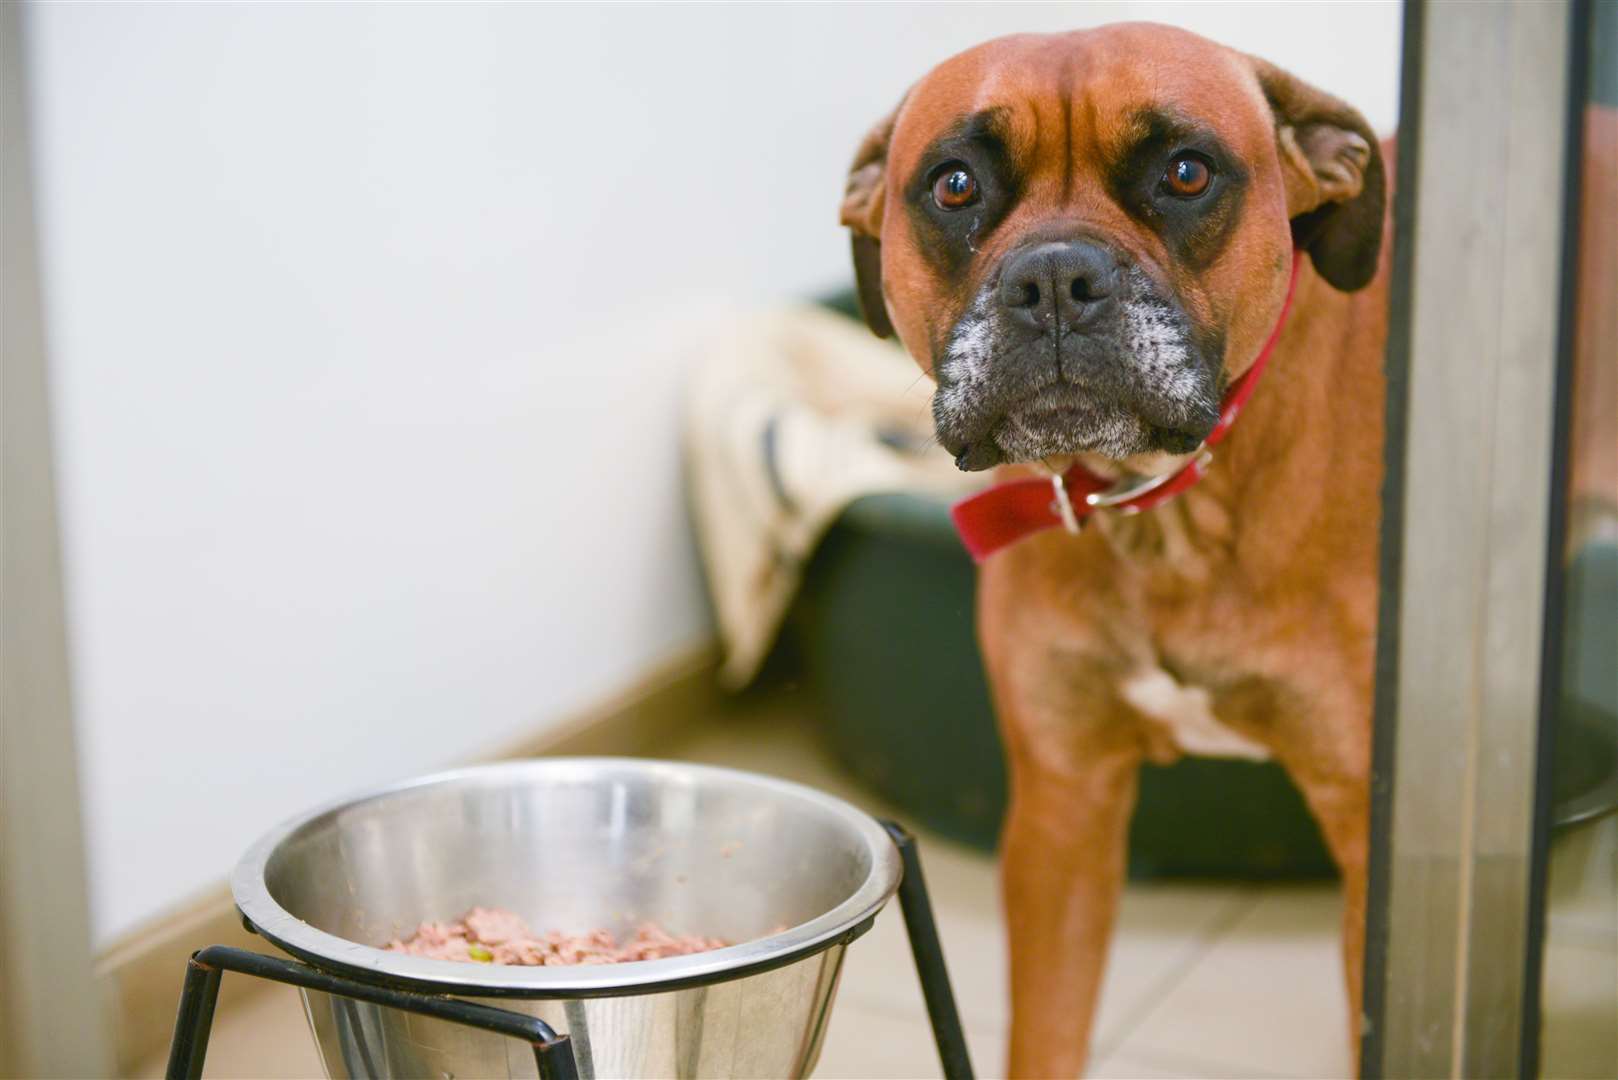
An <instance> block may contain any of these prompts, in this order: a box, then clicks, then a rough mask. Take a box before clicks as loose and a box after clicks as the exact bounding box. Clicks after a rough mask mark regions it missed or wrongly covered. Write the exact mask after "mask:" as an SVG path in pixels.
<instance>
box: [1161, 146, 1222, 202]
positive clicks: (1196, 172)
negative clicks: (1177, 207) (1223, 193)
mask: <svg viewBox="0 0 1618 1080" xmlns="http://www.w3.org/2000/svg"><path fill="white" fill-rule="evenodd" d="M1212 179H1213V170H1212V169H1210V168H1209V167H1208V163H1207V162H1206V161H1204V160H1203V159H1202V158H1200V157H1198V156H1197V155H1196V154H1181V155H1180V156H1179V157H1177V158H1175V159H1174V160H1173V161H1171V162H1169V167H1168V171H1166V172H1165V173H1164V174H1163V187H1164V189H1165V190H1167V191H1168V193H1169V194H1170V195H1178V196H1179V197H1180V198H1182V199H1194V198H1196V197H1197V196H1198V195H1201V194H1202V193H1203V192H1204V191H1207V190H1208V183H1209V181H1211V180H1212Z"/></svg>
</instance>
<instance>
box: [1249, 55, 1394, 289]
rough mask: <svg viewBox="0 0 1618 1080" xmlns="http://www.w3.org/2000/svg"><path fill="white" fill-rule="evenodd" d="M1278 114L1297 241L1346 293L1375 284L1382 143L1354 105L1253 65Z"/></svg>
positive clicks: (1382, 200) (1260, 63)
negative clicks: (1373, 282) (1371, 282)
mask: <svg viewBox="0 0 1618 1080" xmlns="http://www.w3.org/2000/svg"><path fill="white" fill-rule="evenodd" d="M1253 68H1254V71H1255V72H1257V74H1258V81H1259V85H1260V86H1262V87H1263V89H1264V96H1265V97H1266V98H1267V99H1269V103H1270V109H1271V111H1272V112H1274V114H1275V139H1276V148H1277V149H1278V150H1279V152H1280V155H1281V171H1282V174H1283V176H1284V179H1285V181H1286V192H1287V216H1289V217H1290V218H1291V219H1292V238H1293V243H1295V244H1296V245H1297V246H1298V247H1299V248H1301V249H1303V250H1305V251H1307V252H1309V257H1310V259H1312V260H1313V261H1314V264H1315V269H1316V270H1317V271H1319V272H1320V276H1321V277H1323V278H1325V279H1326V280H1327V281H1329V282H1330V283H1331V284H1332V285H1333V286H1335V287H1336V288H1338V289H1341V290H1343V291H1344V292H1353V291H1354V290H1355V289H1359V288H1363V287H1364V286H1365V285H1366V284H1368V283H1369V282H1370V280H1371V278H1373V277H1374V276H1376V267H1377V256H1378V254H1379V252H1380V251H1381V247H1382V214H1383V210H1384V207H1385V205H1386V201H1387V184H1386V180H1385V178H1384V174H1383V168H1382V154H1381V152H1380V151H1379V150H1378V149H1377V141H1376V135H1375V133H1373V132H1372V131H1371V127H1370V125H1369V124H1367V123H1366V122H1365V118H1364V117H1363V116H1361V115H1360V114H1359V113H1358V112H1356V111H1355V110H1354V109H1353V108H1352V107H1351V106H1349V105H1348V104H1346V103H1344V102H1342V101H1339V100H1338V99H1336V98H1334V97H1332V96H1331V95H1330V94H1327V93H1323V92H1322V91H1320V90H1316V89H1315V88H1314V87H1312V86H1310V85H1309V84H1308V83H1306V82H1304V81H1302V80H1301V79H1298V78H1296V77H1294V76H1293V75H1290V74H1288V73H1287V72H1285V71H1282V70H1281V69H1280V68H1278V67H1276V66H1275V65H1273V64H1270V63H1268V62H1267V61H1264V60H1259V59H1257V58H1254V59H1253Z"/></svg>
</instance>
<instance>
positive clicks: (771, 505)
mask: <svg viewBox="0 0 1618 1080" xmlns="http://www.w3.org/2000/svg"><path fill="white" fill-rule="evenodd" d="M704 336H705V337H706V338H707V339H706V340H703V341H700V342H699V343H698V345H699V355H701V356H702V357H703V360H702V361H701V363H700V364H699V365H698V367H697V370H696V372H695V375H694V378H693V380H692V382H691V384H690V392H689V395H688V397H687V401H686V417H685V453H686V462H687V473H688V477H689V498H690V500H691V505H692V512H693V516H694V517H695V519H696V524H697V533H698V537H699V543H700V546H701V549H702V559H703V563H704V566H705V568H706V570H707V575H708V588H709V591H710V593H711V595H712V597H713V603H714V609H715V612H716V614H717V616H718V620H719V631H720V637H721V640H722V643H723V647H724V660H723V663H722V665H721V668H720V680H721V682H722V683H723V684H724V685H726V686H727V687H731V688H739V687H742V686H745V685H746V684H747V683H748V681H749V680H751V679H752V677H753V675H754V674H755V673H756V672H757V670H758V667H759V665H760V664H761V663H762V662H763V660H764V657H765V655H766V654H767V653H768V652H769V648H770V645H771V644H772V643H773V641H774V640H775V635H776V633H777V631H778V630H779V628H780V624H781V620H782V618H783V617H784V616H785V614H786V611H787V608H788V606H789V605H790V604H791V602H792V598H793V596H794V595H795V594H796V592H797V589H798V585H799V582H800V580H801V578H802V575H803V571H804V568H805V566H806V565H807V564H808V561H809V557H810V556H811V555H812V554H813V552H814V549H815V545H816V544H818V543H819V542H820V538H821V536H822V535H824V533H825V531H826V529H827V528H828V527H830V525H831V524H832V522H833V521H834V520H836V518H837V515H838V514H839V513H840V512H841V511H842V509H843V508H844V507H845V506H847V505H848V503H849V502H851V501H852V500H854V499H856V498H859V497H860V496H862V495H869V494H875V493H878V492H900V491H908V492H916V493H920V494H925V495H931V496H934V497H937V498H940V499H954V498H957V497H959V496H960V495H963V494H965V493H967V492H969V491H971V490H973V489H974V488H975V487H977V486H979V485H981V484H982V483H983V481H984V478H983V477H982V476H969V475H967V474H964V473H961V472H959V471H958V470H957V469H956V468H955V463H954V462H953V461H952V460H951V459H950V456H949V454H948V453H947V452H946V451H944V450H943V449H942V448H940V447H939V446H938V445H937V444H936V442H935V441H934V439H933V429H932V414H931V409H930V402H931V398H932V391H933V384H932V382H931V381H930V380H929V379H927V378H926V377H925V376H923V375H922V374H921V373H920V372H919V371H918V369H917V368H916V365H915V364H914V362H912V361H911V360H910V358H909V357H908V356H907V355H906V354H905V353H904V352H903V350H901V349H899V348H897V347H896V346H894V345H891V344H888V343H886V342H883V341H879V340H878V339H877V338H875V337H873V336H871V334H870V332H869V331H868V330H866V329H865V327H864V326H862V325H860V324H859V323H856V322H854V321H852V320H850V319H848V318H845V317H844V316H842V315H838V314H835V313H833V312H829V311H825V310H823V309H820V308H814V307H807V306H805V307H794V308H790V309H786V310H778V311H772V312H769V313H765V314H760V315H755V316H749V317H744V318H742V319H739V320H736V321H734V322H731V323H728V324H727V325H726V326H724V327H723V328H718V329H716V330H715V331H713V332H712V335H711V337H707V335H704Z"/></svg>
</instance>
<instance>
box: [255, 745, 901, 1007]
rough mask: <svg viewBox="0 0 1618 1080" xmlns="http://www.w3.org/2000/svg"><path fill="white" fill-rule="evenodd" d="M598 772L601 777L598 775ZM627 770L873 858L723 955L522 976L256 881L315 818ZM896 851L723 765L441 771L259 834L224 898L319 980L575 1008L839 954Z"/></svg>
mask: <svg viewBox="0 0 1618 1080" xmlns="http://www.w3.org/2000/svg"><path fill="white" fill-rule="evenodd" d="M604 770H605V771H606V772H604ZM624 771H630V772H639V773H643V774H651V775H653V776H660V777H664V778H672V777H676V776H678V777H682V778H691V777H708V778H711V779H720V780H724V781H728V782H731V783H737V782H739V783H741V784H743V785H750V786H754V787H757V788H759V789H761V790H764V791H767V792H770V793H772V794H774V795H775V796H777V797H782V796H784V797H787V798H793V799H798V800H801V801H803V802H808V803H811V804H814V805H815V806H816V807H818V808H819V809H821V810H823V811H828V812H830V813H831V814H833V815H834V816H835V817H837V818H839V819H841V820H842V821H843V822H845V823H846V824H847V825H848V826H850V828H851V830H852V831H853V832H854V834H855V835H857V836H858V837H859V838H860V839H862V840H863V841H864V842H865V848H866V850H867V851H868V852H869V853H870V856H871V865H870V870H869V871H868V872H867V874H866V875H865V878H864V880H862V881H861V882H860V883H859V885H858V886H856V888H855V889H854V891H853V892H852V893H850V894H849V895H848V896H847V897H845V898H844V899H843V900H842V901H841V902H839V903H838V904H837V905H836V906H835V907H833V908H831V909H830V910H828V911H825V912H823V913H822V914H820V915H817V916H816V917H815V918H813V919H810V920H809V921H808V922H804V923H799V924H798V925H797V926H793V927H789V928H787V929H786V930H783V931H781V932H780V933H777V934H771V935H768V936H766V937H762V938H754V939H753V940H751V941H744V942H740V943H738V944H736V945H727V946H725V947H724V948H721V949H712V950H709V951H707V952H701V953H693V954H691V955H688V956H675V957H669V958H667V959H663V960H634V961H626V962H623V963H618V964H592V965H577V966H566V967H561V966H559V967H524V966H519V965H502V964H479V963H471V962H466V963H463V962H460V961H454V960H433V959H428V958H426V957H419V956H407V955H405V954H402V953H395V952H388V951H386V950H383V949H378V948H375V947H374V946H370V945H362V944H360V943H359V942H355V941H349V940H348V939H346V938H342V937H338V936H337V935H335V934H330V933H327V932H326V931H324V930H320V929H317V928H316V927H314V926H313V925H311V924H309V923H306V922H304V921H303V920H302V919H299V918H298V917H297V916H295V915H293V914H292V913H291V912H289V911H287V910H286V909H285V908H283V907H282V906H281V904H280V903H279V902H278V901H277V900H276V899H275V897H274V896H272V895H271V893H270V890H269V885H268V883H267V881H266V879H265V874H266V871H267V869H268V866H269V862H270V859H271V858H272V857H273V856H274V854H275V853H276V851H277V850H278V849H279V848H280V846H281V845H282V844H283V843H285V842H286V841H287V840H288V839H290V838H291V837H292V836H293V835H294V834H296V833H298V832H299V831H301V830H303V829H304V828H306V827H308V826H309V825H312V824H314V823H315V822H317V821H319V820H320V819H322V818H327V817H331V816H333V815H336V814H338V813H340V812H342V811H344V810H349V809H352V808H355V807H358V806H361V805H363V804H366V803H371V802H376V801H379V800H382V799H386V798H390V797H394V796H398V795H401V794H404V793H406V792H410V791H414V790H417V789H420V788H426V787H433V786H437V785H444V784H456V783H468V782H480V781H490V780H495V779H499V778H502V777H506V776H509V775H513V774H515V775H533V774H539V775H545V774H550V775H551V776H553V777H556V778H561V777H572V778H575V779H576V778H578V777H580V776H581V775H606V773H607V772H616V773H620V774H621V773H623V772H624ZM902 873H903V869H902V862H901V859H900V856H899V851H898V848H897V846H896V845H895V843H894V840H893V838H892V837H891V836H890V835H889V833H888V831H887V829H886V828H885V827H884V826H883V825H882V824H881V823H880V822H878V821H877V820H876V818H874V817H872V816H871V815H870V814H868V813H866V812H865V811H863V810H861V809H859V808H858V807H855V806H853V805H852V804H850V803H848V802H846V801H844V800H842V799H839V798H837V797H836V796H834V795H829V794H827V793H826V792H823V791H819V790H817V789H815V788H812V787H808V786H807V785H804V784H799V783H795V782H794V781H791V780H783V779H780V778H779V777H773V776H766V775H764V774H761V773H755V772H749V771H747V770H743V769H732V768H728V767H725V766H720V765H706V764H698V763H694V762H684V761H666V760H661V759H657V758H641V757H611V756H592V757H536V758H519V759H516V760H512V761H501V762H495V763H491V764H486V765H471V766H466V767H463V768H457V769H448V770H444V771H442V772H436V773H430V774H428V775H425V776H420V777H416V778H413V779H410V780H404V781H400V782H397V783H391V784H384V785H381V786H378V787H373V788H369V789H366V790H364V791H360V792H358V793H356V794H352V795H348V796H344V797H340V798H337V799H333V800H331V801H329V802H327V803H324V804H322V805H320V806H318V807H316V808H314V809H312V810H309V811H306V812H304V813H301V814H298V815H296V816H295V817H291V818H288V819H287V820H285V821H283V822H282V823H281V824H279V825H277V826H276V827H275V828H273V829H271V830H270V831H269V832H267V833H265V834H264V835H263V836H261V837H260V838H259V839H258V840H257V841H256V842H255V843H254V844H253V845H252V846H251V847H250V848H248V850H247V853H246V854H245V855H243V856H242V858H241V860H240V861H239V862H238V863H237V864H236V867H235V869H234V870H233V871H232V872H231V876H230V889H231V894H232V896H233V897H234V898H235V901H236V908H237V910H238V911H239V912H240V913H241V915H242V919H243V922H244V923H245V925H246V926H247V928H248V929H249V930H251V931H253V932H255V933H257V934H259V935H260V936H261V937H263V938H264V939H265V940H266V941H269V942H270V943H272V944H274V945H276V946H277V947H279V948H281V949H282V950H284V951H286V952H288V953H290V954H292V955H293V956H295V957H297V958H298V959H300V960H303V961H305V962H307V963H309V964H312V965H313V966H315V967H318V968H321V969H322V970H325V971H331V972H336V973H339V974H343V975H347V976H350V977H353V978H356V979H359V980H360V981H363V982H368V983H387V984H390V985H395V986H405V987H409V988H413V989H420V990H425V991H427V992H430V993H439V994H442V993H455V994H468V995H475V996H478V997H525V998H583V997H612V996H626V995H631V994H648V993H661V992H665V991H670V990H678V989H681V988H684V987H689V986H697V985H703V984H706V983H714V982H726V981H729V980H732V979H739V978H744V977H746V976H748V975H752V974H756V973H758V972H761V971H768V970H770V969H772V968H777V967H782V966H785V965H787V964H790V963H793V962H794V961H797V960H801V959H804V958H805V957H808V956H811V955H813V954H815V953H818V952H822V951H824V950H826V949H829V948H831V947H833V946H835V945H841V944H847V943H848V942H850V941H852V940H853V939H855V938H857V937H859V936H860V935H861V934H863V933H864V932H865V931H866V930H868V929H869V928H870V926H871V923H872V922H873V921H874V920H875V918H876V915H877V913H878V912H879V911H881V909H882V907H883V906H884V905H885V904H886V903H887V901H888V899H889V898H890V897H892V895H893V894H894V893H895V892H896V891H897V890H898V888H899V880H900V877H901V875H902Z"/></svg>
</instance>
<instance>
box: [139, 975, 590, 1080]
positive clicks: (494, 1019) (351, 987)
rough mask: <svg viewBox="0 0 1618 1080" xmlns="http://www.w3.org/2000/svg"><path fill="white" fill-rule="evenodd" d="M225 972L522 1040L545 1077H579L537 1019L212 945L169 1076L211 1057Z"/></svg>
mask: <svg viewBox="0 0 1618 1080" xmlns="http://www.w3.org/2000/svg"><path fill="white" fill-rule="evenodd" d="M226 971H238V972H241V973H242V974H244V975H251V976H253V977H254V978H258V979H269V980H271V981H273V982H282V983H288V984H290V985H292V986H300V987H302V988H303V989H305V990H320V991H324V992H325V993H328V994H336V995H338V996H339V997H347V998H353V999H355V1000H356V1001H368V1002H370V1003H371V1004H373V1005H385V1006H387V1007H388V1008H391V1009H404V1010H405V1011H407V1012H413V1013H421V1014H422V1015H424V1016H432V1017H436V1018H437V1019H440V1020H448V1021H450V1022H451V1023H455V1024H465V1025H466V1026H468V1027H475V1028H480V1029H482V1030H484V1031H492V1032H495V1033H496V1034H498V1035H505V1036H508V1037H510V1038H513V1039H521V1040H523V1041H524V1042H526V1043H528V1044H529V1045H530V1046H532V1047H533V1048H534V1061H535V1062H536V1063H537V1064H538V1066H539V1075H540V1078H541V1080H578V1076H579V1070H578V1066H577V1064H576V1063H575V1062H574V1060H573V1045H572V1043H571V1042H569V1041H568V1037H567V1036H566V1035H558V1034H557V1033H556V1030H555V1029H554V1028H552V1027H551V1026H550V1025H549V1024H547V1023H546V1022H545V1021H543V1020H541V1019H539V1018H538V1017H535V1016H524V1015H523V1014H521V1013H514V1012H510V1011H508V1010H506V1009H496V1008H493V1007H492V1006H489V1005H479V1004H477V1003H475V1002H471V1001H461V1000H460V999H459V998H452V997H440V996H434V995H432V994H418V993H415V992H413V991H409V990H394V989H392V988H389V987H385V986H373V985H370V984H368V983H362V982H356V981H355V980H353V979H346V978H343V977H342V976H340V975H330V974H328V973H326V972H324V971H321V970H320V969H319V968H315V967H310V966H309V965H308V964H300V963H298V962H296V961H293V960H282V959H280V958H279V957H274V956H263V955H261V954H259V953H254V952H248V951H246V950H245V949H232V948H230V947H228V946H224V945H210V946H209V947H208V948H206V949H203V950H201V951H200V952H197V953H194V954H193V955H192V957H191V961H190V965H189V966H188V967H187V968H186V972H185V988H184V989H183V990H182V991H181V993H180V1011H179V1015H178V1016H177V1017H176V1018H175V1021H174V1040H173V1041H172V1042H171V1043H170V1044H169V1067H168V1073H167V1076H168V1080H198V1078H200V1077H201V1076H202V1063H203V1060H204V1059H205V1058H206V1057H207V1055H208V1034H209V1032H210V1031H211V1030H212V1028H213V1010H214V1002H216V1001H217V1000H218V998H219V979H220V977H221V975H222V974H223V973H224V972H226Z"/></svg>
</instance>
